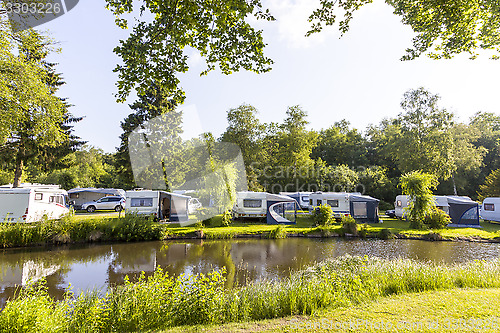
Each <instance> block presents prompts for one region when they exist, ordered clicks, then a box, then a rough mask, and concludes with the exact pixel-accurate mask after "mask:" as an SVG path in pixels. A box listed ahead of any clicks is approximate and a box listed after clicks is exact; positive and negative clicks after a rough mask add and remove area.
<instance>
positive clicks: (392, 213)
mask: <svg viewBox="0 0 500 333" xmlns="http://www.w3.org/2000/svg"><path fill="white" fill-rule="evenodd" d="M385 215H387V216H389V217H392V218H393V219H394V218H396V211H395V210H394V209H389V210H386V211H385Z"/></svg>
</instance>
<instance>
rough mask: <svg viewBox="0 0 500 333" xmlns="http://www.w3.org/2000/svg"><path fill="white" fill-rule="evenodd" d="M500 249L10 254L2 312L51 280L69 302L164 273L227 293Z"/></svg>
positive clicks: (278, 247) (305, 246)
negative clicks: (219, 277) (218, 277)
mask: <svg viewBox="0 0 500 333" xmlns="http://www.w3.org/2000/svg"><path fill="white" fill-rule="evenodd" d="M499 253H500V244H488V243H467V242H423V241H414V240H388V241H384V240H369V241H363V240H351V241H345V240H336V239H326V240H321V239H320V240H317V239H304V238H297V239H285V240H232V241H202V240H193V241H169V242H145V243H129V244H112V245H110V244H107V245H106V244H100V245H78V246H76V245H74V246H64V247H54V248H48V249H47V248H36V249H19V250H3V251H2V256H1V257H0V306H3V304H4V303H5V301H6V300H7V299H8V298H10V297H12V296H13V295H14V293H15V291H16V290H17V289H18V288H19V286H23V285H26V283H28V282H29V281H36V280H39V279H41V278H44V279H46V281H47V286H48V289H49V292H50V294H51V295H52V296H53V297H55V298H56V299H61V298H62V297H63V295H64V293H65V292H66V290H67V288H68V285H69V284H70V283H71V285H72V287H73V291H75V292H76V293H79V292H80V291H83V290H89V289H100V290H102V292H105V290H106V289H107V287H109V286H113V285H119V284H122V283H123V282H124V279H125V276H129V278H130V280H132V281H134V280H135V279H137V278H138V276H139V275H140V274H141V272H142V271H144V272H145V274H146V275H151V274H152V273H153V272H154V270H155V269H156V268H157V267H162V268H163V269H164V270H166V271H168V273H169V274H170V275H175V276H177V275H180V274H197V273H207V272H209V271H210V270H212V269H220V268H221V267H226V270H227V283H226V285H227V287H231V286H234V285H244V284H245V283H248V282H249V281H254V280H259V279H278V278H283V277H286V276H288V275H289V274H290V272H291V271H296V270H299V269H301V268H303V267H304V266H309V265H311V264H313V263H314V262H317V261H322V260H325V259H327V258H333V257H337V256H342V255H344V254H351V255H369V256H377V257H381V258H397V257H403V258H412V259H416V260H425V261H433V262H440V263H441V262H442V263H452V262H465V261H469V260H474V259H493V258H498V257H499Z"/></svg>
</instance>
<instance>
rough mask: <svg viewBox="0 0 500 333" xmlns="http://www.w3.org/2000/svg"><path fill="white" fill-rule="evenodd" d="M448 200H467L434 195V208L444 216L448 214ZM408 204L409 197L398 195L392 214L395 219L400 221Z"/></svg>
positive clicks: (464, 197) (462, 197) (452, 196)
mask: <svg viewBox="0 0 500 333" xmlns="http://www.w3.org/2000/svg"><path fill="white" fill-rule="evenodd" d="M448 198H461V199H469V200H470V198H469V197H466V196H454V195H435V196H434V203H435V204H436V207H437V208H439V209H441V210H442V211H444V212H445V213H446V214H449V213H450V206H449V204H448ZM409 204H410V197H409V196H408V195H398V196H397V197H396V201H395V202H394V214H395V215H396V217H398V218H400V219H402V218H404V217H405V215H406V208H407V207H408V206H409Z"/></svg>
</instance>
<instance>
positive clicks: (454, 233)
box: [75, 211, 500, 241]
mask: <svg viewBox="0 0 500 333" xmlns="http://www.w3.org/2000/svg"><path fill="white" fill-rule="evenodd" d="M119 216H120V215H119V213H116V212H113V211H109V212H108V211H103V212H99V213H86V212H77V214H75V220H76V221H80V220H89V219H94V218H118V217H119ZM122 216H123V213H122ZM220 220H221V216H220V215H219V216H216V217H214V218H213V221H212V225H214V226H205V227H203V228H201V229H202V230H203V235H204V237H206V238H213V239H226V238H234V237H239V236H240V237H241V236H244V235H248V236H249V237H252V236H254V235H255V236H258V235H267V234H269V232H271V231H272V230H274V229H276V225H268V224H266V223H265V222H260V221H258V220H246V221H234V222H233V223H232V224H231V225H230V226H228V227H220ZM381 220H382V223H377V224H365V225H366V231H367V236H368V237H377V236H378V235H379V233H380V231H381V230H382V229H387V230H389V231H390V233H391V234H393V235H396V236H399V237H410V238H426V237H429V235H430V234H432V235H434V238H433V240H439V239H440V238H439V237H438V238H436V237H435V235H440V237H441V238H442V239H444V240H472V241H481V240H483V241H490V240H495V239H497V240H498V241H500V223H495V222H488V221H481V223H480V225H481V228H444V229H438V230H436V229H434V230H430V229H425V230H415V229H410V226H409V223H408V222H406V221H402V220H399V219H395V218H390V217H387V216H382V217H381ZM361 226H362V225H360V227H361ZM165 227H166V230H167V234H168V235H169V237H172V238H175V237H187V236H189V237H191V235H192V234H193V233H195V232H196V231H197V230H199V229H200V227H199V226H189V227H181V226H179V225H178V224H171V225H166V226H165ZM283 230H284V231H285V232H286V233H287V234H288V235H289V236H294V235H310V236H315V235H318V236H320V235H323V236H325V235H328V234H329V235H330V236H334V237H335V236H337V235H343V231H342V227H341V225H340V223H336V224H333V225H331V226H329V227H326V228H325V227H322V228H317V227H316V226H314V225H313V222H312V220H311V218H310V217H309V216H308V215H299V216H298V217H297V223H296V224H292V225H286V226H284V228H283Z"/></svg>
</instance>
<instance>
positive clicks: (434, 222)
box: [424, 208, 451, 229]
mask: <svg viewBox="0 0 500 333" xmlns="http://www.w3.org/2000/svg"><path fill="white" fill-rule="evenodd" d="M450 222H451V218H450V216H449V215H448V214H446V213H445V212H444V211H442V210H441V209H437V208H436V209H434V210H433V211H432V212H430V213H429V214H427V216H426V217H425V219H424V223H425V224H426V225H428V226H429V228H431V229H443V228H444V227H446V226H447V225H448V224H450Z"/></svg>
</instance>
